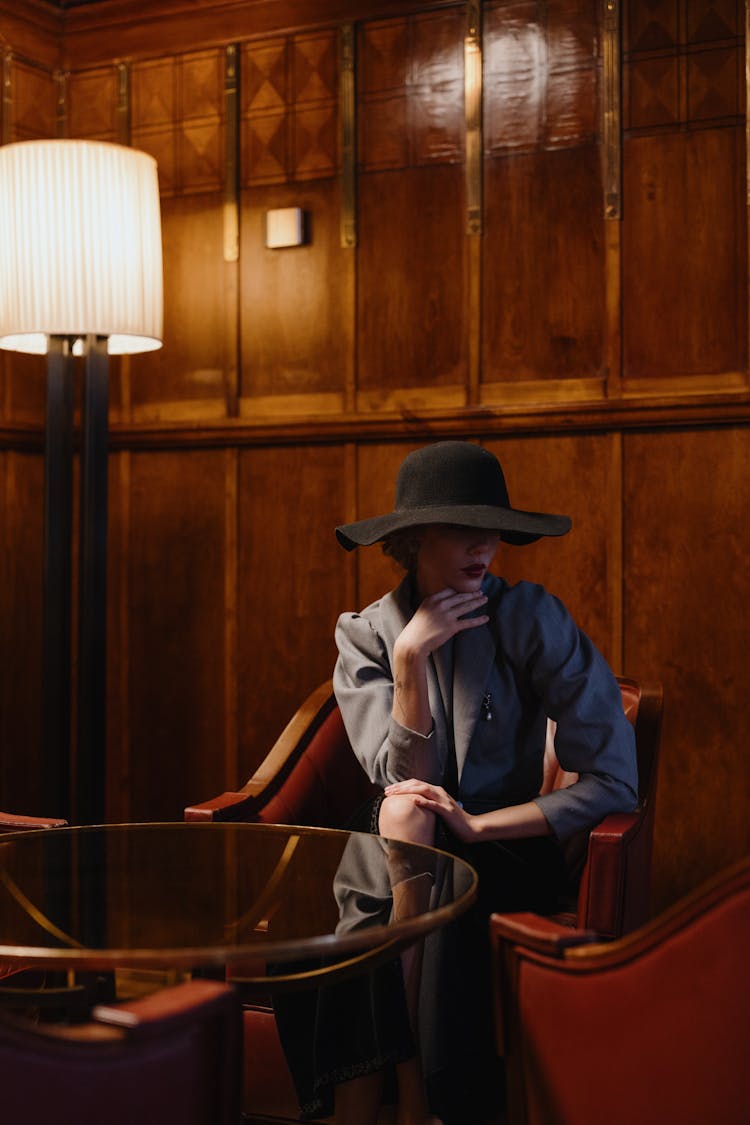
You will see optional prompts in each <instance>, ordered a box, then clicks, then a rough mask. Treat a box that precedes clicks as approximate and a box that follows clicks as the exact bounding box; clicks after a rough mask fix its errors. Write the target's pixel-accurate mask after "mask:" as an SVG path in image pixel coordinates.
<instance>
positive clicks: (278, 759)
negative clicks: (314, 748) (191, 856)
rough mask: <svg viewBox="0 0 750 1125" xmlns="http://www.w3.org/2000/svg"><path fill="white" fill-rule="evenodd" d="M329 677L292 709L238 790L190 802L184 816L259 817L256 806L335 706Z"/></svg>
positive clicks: (209, 818) (243, 818)
mask: <svg viewBox="0 0 750 1125" xmlns="http://www.w3.org/2000/svg"><path fill="white" fill-rule="evenodd" d="M332 692H333V688H332V684H331V681H330V680H326V682H325V683H323V684H320V685H319V687H317V688H316V689H315V690H314V691H313V692H312V693H311V694H310V695H309V696H308V698H307V699H306V700H305V702H304V703H303V704H302V706H301V707H300V708H299V709H298V710H297V711H296V712H295V714H294V715H293V716H292V718H291V719H290V720H289V722H288V723H287V725H286V726H285V727H284V729H283V731H282V732H281V734H280V735H279V737H278V738H277V739H276V742H275V743H274V744H273V746H272V747H271V749H270V750H269V751H268V753H267V754H266V756H265V758H264V759H263V761H262V762H261V763H260V765H259V766H258V768H257V769H256V770H255V772H254V773H253V775H252V777H251V778H250V779H249V780H248V781H247V782H246V783H245V784H244V785H243V786H242V789H240V790H238V791H237V792H234V793H233V792H229V793H222V794H221V796H219V797H214V798H213V799H211V800H209V801H202V802H201V803H200V804H197V805H190V806H189V807H188V808H186V809H185V811H184V818H185V820H188V821H190V820H228V821H236V820H251V821H253V820H258V815H257V814H258V810H259V809H260V808H262V807H263V805H264V804H266V802H267V801H268V799H269V796H270V795H271V794H273V793H274V792H275V790H276V789H277V788H278V786H279V784H280V783H281V781H282V780H283V778H284V777H285V776H286V775H287V774H288V772H289V770H290V769H292V768H293V766H294V764H295V763H296V762H297V761H298V760H299V757H300V754H301V753H302V751H303V750H304V747H305V746H306V745H307V743H308V742H309V740H310V738H311V737H312V736H313V735H314V733H315V731H316V730H317V729H318V727H319V726H320V724H321V723H322V722H323V720H324V719H325V718H326V717H327V716H328V715H329V714H330V712H331V711H332V710H333V709H334V708H335V706H336V700H335V699H334V697H333V694H332Z"/></svg>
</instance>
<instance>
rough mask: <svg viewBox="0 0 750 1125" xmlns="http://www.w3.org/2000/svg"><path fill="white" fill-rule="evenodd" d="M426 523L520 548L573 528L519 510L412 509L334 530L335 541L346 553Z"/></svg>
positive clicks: (562, 518)
mask: <svg viewBox="0 0 750 1125" xmlns="http://www.w3.org/2000/svg"><path fill="white" fill-rule="evenodd" d="M429 523H450V524H455V525H457V526H459V527H481V528H485V529H486V530H488V531H497V532H499V534H500V538H501V539H502V540H503V542H504V543H512V544H514V545H515V546H523V545H524V544H526V543H534V542H535V541H536V540H537V539H542V538H543V537H544V536H557V535H565V534H566V533H567V532H568V531H570V528H571V526H572V524H571V520H570V518H569V517H568V516H555V515H549V514H547V513H546V512H525V511H523V510H521V509H519V508H500V507H494V506H488V505H483V504H476V505H462V506H460V507H457V506H455V505H453V506H450V507H434V508H411V509H409V510H408V511H406V510H404V511H396V512H391V513H389V515H387V516H373V517H372V518H371V519H367V520H357V522H356V523H347V524H343V525H342V526H341V527H337V528H336V538H337V539H338V541H339V543H340V544H341V545H342V547H345V548H346V550H347V551H353V550H354V549H355V547H369V546H370V545H371V544H373V543H378V542H380V541H381V540H382V539H385V537H386V536H387V535H391V534H392V533H393V532H394V531H401V530H402V529H403V528H406V527H421V526H424V525H425V524H429Z"/></svg>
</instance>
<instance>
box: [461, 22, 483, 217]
mask: <svg viewBox="0 0 750 1125" xmlns="http://www.w3.org/2000/svg"><path fill="white" fill-rule="evenodd" d="M464 112H465V115H466V219H467V231H468V233H469V234H481V233H482V10H481V3H480V0H469V3H468V4H467V19H466V39H465V40H464Z"/></svg>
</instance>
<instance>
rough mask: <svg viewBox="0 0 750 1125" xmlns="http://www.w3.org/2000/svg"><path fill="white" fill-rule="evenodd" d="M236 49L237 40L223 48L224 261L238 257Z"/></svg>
mask: <svg viewBox="0 0 750 1125" xmlns="http://www.w3.org/2000/svg"><path fill="white" fill-rule="evenodd" d="M239 74H240V62H239V51H238V48H237V44H236V43H230V45H229V46H228V47H227V49H226V69H225V74H224V110H225V117H226V135H225V140H224V261H225V262H238V261H239V257H240V212H239V120H240V116H239Z"/></svg>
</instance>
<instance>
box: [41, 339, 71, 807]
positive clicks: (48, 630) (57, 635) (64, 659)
mask: <svg viewBox="0 0 750 1125" xmlns="http://www.w3.org/2000/svg"><path fill="white" fill-rule="evenodd" d="M46 410H47V413H46V422H45V454H44V548H43V551H44V564H43V565H44V571H43V587H44V602H43V610H42V613H43V622H42V630H43V639H42V648H43V657H42V660H43V673H42V692H43V694H42V698H43V700H44V705H43V708H42V713H43V718H42V738H43V746H44V779H43V795H44V806H43V811H44V812H45V813H46V815H52V814H54V815H56V816H61V817H64V818H65V819H66V820H69V819H70V815H71V807H70V681H71V674H70V667H71V589H72V587H71V582H72V577H71V576H72V562H71V527H72V486H73V356H72V354H71V348H70V341H69V340H68V339H67V338H66V337H64V336H52V337H50V339H49V346H48V351H47V406H46Z"/></svg>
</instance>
